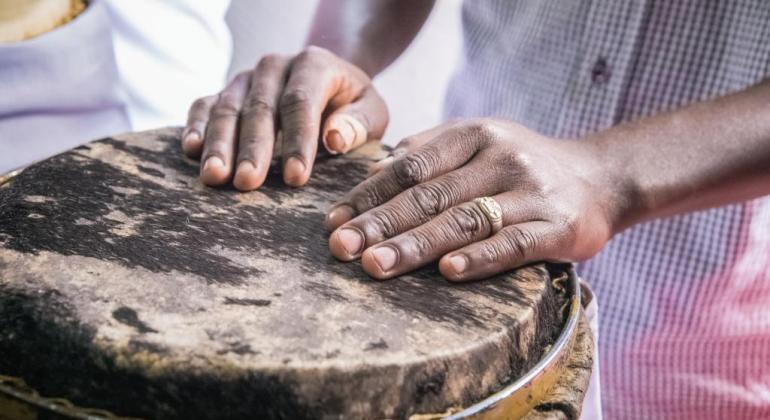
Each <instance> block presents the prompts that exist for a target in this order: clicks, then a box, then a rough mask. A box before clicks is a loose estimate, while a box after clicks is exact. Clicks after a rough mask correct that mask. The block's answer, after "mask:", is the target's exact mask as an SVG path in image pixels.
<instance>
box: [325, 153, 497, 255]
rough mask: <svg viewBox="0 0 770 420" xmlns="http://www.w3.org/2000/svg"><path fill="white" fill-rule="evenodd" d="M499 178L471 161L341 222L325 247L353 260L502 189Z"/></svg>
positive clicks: (476, 161) (476, 162) (495, 173)
mask: <svg viewBox="0 0 770 420" xmlns="http://www.w3.org/2000/svg"><path fill="white" fill-rule="evenodd" d="M503 179H504V178H503V177H501V176H499V175H498V173H497V172H496V171H495V170H494V169H493V168H489V165H488V163H486V162H485V161H483V160H473V161H471V162H470V163H468V164H467V165H465V166H463V167H461V168H459V169H457V170H455V171H452V172H449V173H448V174H445V175H442V176H440V177H438V178H436V179H433V180H430V181H428V182H425V183H422V184H419V185H416V186H414V187H412V188H410V189H408V190H406V191H404V192H402V193H401V194H399V195H397V196H396V197H394V198H393V199H392V200H390V201H388V202H387V203H385V204H383V205H381V206H379V207H376V208H374V209H372V210H369V211H367V212H366V213H364V214H362V215H360V216H358V217H356V218H354V219H353V220H351V221H350V222H348V223H345V224H343V225H342V226H340V227H339V228H338V229H337V230H336V231H335V232H334V233H332V235H331V236H330V237H329V249H330V251H331V253H332V255H334V256H335V257H336V258H338V259H340V260H343V261H350V260H353V259H356V258H358V257H359V255H360V252H361V251H363V249H364V248H367V247H370V246H372V245H375V244H377V243H380V242H382V241H384V240H386V239H389V238H392V237H394V236H396V235H399V234H401V233H403V232H406V231H408V230H410V229H413V228H416V227H417V226H420V225H422V224H424V223H426V222H428V221H429V220H430V219H433V218H434V217H436V216H438V215H439V214H441V213H443V212H444V211H445V210H447V209H449V208H451V207H453V206H456V205H458V204H461V203H465V202H468V201H471V200H472V199H474V198H476V197H482V196H490V195H494V194H497V193H498V192H500V191H503V190H504V189H505V188H506V187H507V186H506V185H504V182H503ZM351 230H352V231H351Z"/></svg>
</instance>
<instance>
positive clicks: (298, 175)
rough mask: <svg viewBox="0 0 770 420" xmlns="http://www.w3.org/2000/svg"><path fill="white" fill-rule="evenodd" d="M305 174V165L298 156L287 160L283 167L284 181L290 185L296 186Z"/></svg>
mask: <svg viewBox="0 0 770 420" xmlns="http://www.w3.org/2000/svg"><path fill="white" fill-rule="evenodd" d="M304 174H305V164H304V163H303V162H302V160H300V159H299V158H298V157H296V156H292V157H290V158H288V159H286V165H284V167H283V180H284V182H286V183H287V184H289V185H296V184H298V183H299V182H300V180H301V179H302V176H303V175H304Z"/></svg>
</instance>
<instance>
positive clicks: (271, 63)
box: [257, 54, 284, 70]
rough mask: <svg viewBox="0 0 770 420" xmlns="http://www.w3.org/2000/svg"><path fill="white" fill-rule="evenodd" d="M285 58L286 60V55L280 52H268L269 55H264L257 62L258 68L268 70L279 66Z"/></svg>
mask: <svg viewBox="0 0 770 420" xmlns="http://www.w3.org/2000/svg"><path fill="white" fill-rule="evenodd" d="M283 60H284V57H283V56H282V55H280V54H267V55H264V56H262V58H260V59H259V61H258V62H257V69H258V70H266V69H270V68H275V67H278V66H280V65H281V63H282V62H283Z"/></svg>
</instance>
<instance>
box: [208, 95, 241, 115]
mask: <svg viewBox="0 0 770 420" xmlns="http://www.w3.org/2000/svg"><path fill="white" fill-rule="evenodd" d="M239 112H240V104H239V103H238V99H237V98H236V97H235V96H234V95H233V94H231V93H228V92H222V94H220V95H219V99H218V100H217V103H216V104H214V106H213V107H212V108H211V115H212V116H213V117H228V116H237V115H238V113H239Z"/></svg>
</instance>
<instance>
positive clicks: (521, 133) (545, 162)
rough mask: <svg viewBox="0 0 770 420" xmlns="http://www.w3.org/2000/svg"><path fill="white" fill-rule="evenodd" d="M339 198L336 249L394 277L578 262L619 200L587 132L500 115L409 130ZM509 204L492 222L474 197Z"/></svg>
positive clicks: (606, 230) (610, 223)
mask: <svg viewBox="0 0 770 420" xmlns="http://www.w3.org/2000/svg"><path fill="white" fill-rule="evenodd" d="M394 155H395V156H393V157H390V158H387V159H385V160H384V161H382V162H380V163H378V164H376V165H375V167H374V171H373V174H372V175H371V176H370V177H369V178H368V179H366V180H365V181H364V182H362V183H361V184H359V185H358V186H356V187H355V188H354V189H353V190H351V191H350V192H349V193H348V194H346V195H345V196H344V197H343V198H342V200H340V201H339V202H338V203H336V204H335V205H334V206H332V208H331V210H330V212H329V214H328V216H327V226H328V227H329V229H330V230H334V231H333V233H332V234H331V237H330V239H329V247H330V250H331V252H332V254H333V255H334V256H335V257H337V258H338V259H340V260H343V261H351V260H354V259H357V258H361V262H362V266H363V268H364V270H365V271H366V272H367V273H368V274H369V275H371V276H373V277H375V278H378V279H387V278H391V277H394V276H397V275H399V274H402V273H405V272H408V271H411V270H414V269H416V268H418V267H420V266H423V265H425V264H427V263H430V262H432V261H435V260H439V259H440V261H439V269H440V271H441V273H442V274H443V275H444V277H446V278H447V279H449V280H453V281H465V280H474V279H481V278H485V277H489V276H491V275H494V274H496V273H499V272H503V271H506V270H510V269H512V268H515V267H518V266H520V265H523V264H527V263H530V262H534V261H541V260H549V261H579V260H583V259H586V258H588V257H591V256H592V255H594V254H595V253H597V252H598V251H599V250H600V249H601V248H602V247H603V246H604V244H605V243H606V242H607V241H608V240H609V238H610V237H611V235H612V234H613V233H614V229H615V226H616V219H617V215H618V213H619V212H620V209H621V207H622V206H623V204H624V202H623V200H621V199H620V198H619V197H620V194H618V193H616V192H615V191H616V190H617V188H616V185H617V183H616V182H615V181H614V179H613V178H612V177H610V176H608V174H607V173H606V171H605V170H604V169H603V166H602V164H601V159H602V155H601V154H600V153H597V150H596V149H595V148H594V146H593V143H591V142H590V141H585V142H583V141H580V142H575V141H566V140H556V139H551V138H547V137H544V136H541V135H539V134H537V133H535V132H532V131H530V130H528V129H526V128H524V127H522V126H520V125H517V124H514V123H511V122H506V121H502V120H488V119H484V120H471V121H466V122H460V123H454V124H446V125H444V126H439V127H437V128H435V129H433V130H429V131H428V132H425V133H421V134H418V135H417V136H414V137H412V138H409V139H406V140H404V141H403V142H402V143H401V144H400V145H399V146H398V147H397V148H396V150H395V152H394ZM483 196H491V197H492V198H494V199H495V200H496V201H497V202H498V203H499V204H500V206H501V207H502V214H503V227H502V229H501V230H500V231H498V232H497V233H494V234H493V232H492V226H491V224H490V221H489V219H488V218H487V216H486V215H485V213H483V212H482V211H481V209H480V208H479V206H478V205H477V204H475V203H473V202H472V200H473V199H474V198H477V197H483Z"/></svg>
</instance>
